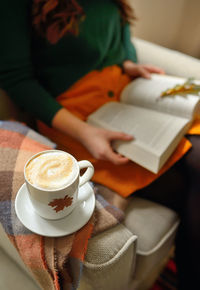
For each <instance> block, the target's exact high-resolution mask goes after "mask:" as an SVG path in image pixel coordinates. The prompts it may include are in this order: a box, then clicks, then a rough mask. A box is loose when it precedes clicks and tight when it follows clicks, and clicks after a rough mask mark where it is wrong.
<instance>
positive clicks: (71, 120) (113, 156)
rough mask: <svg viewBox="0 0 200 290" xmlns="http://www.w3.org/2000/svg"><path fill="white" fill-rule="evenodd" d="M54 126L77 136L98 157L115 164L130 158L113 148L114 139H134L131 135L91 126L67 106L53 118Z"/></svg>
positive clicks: (123, 162) (125, 161)
mask: <svg viewBox="0 0 200 290" xmlns="http://www.w3.org/2000/svg"><path fill="white" fill-rule="evenodd" d="M52 127H53V128H55V129H57V130H59V131H60V132H63V133H64V134H68V135H70V136H71V137H73V138H75V139H76V140H78V141H79V142H81V144H82V145H83V146H85V147H86V149H87V150H88V151H89V152H90V153H91V154H92V156H94V157H95V158H97V159H100V160H108V161H111V162H112V163H114V164H118V165H120V164H125V163H127V162H128V161H129V159H128V158H126V157H124V156H122V155H120V154H118V153H116V152H114V151H113V149H112V146H111V145H112V141H114V140H124V141H130V140H132V139H133V137H132V136H131V135H127V134H124V133H121V132H114V131H110V130H105V129H101V128H97V127H94V126H91V125H89V124H87V123H85V122H83V121H82V120H80V119H78V118H77V117H76V116H74V115H73V114H71V113H70V112H69V111H68V110H66V109H65V108H61V109H60V110H59V111H58V112H57V113H56V115H55V116H54V118H53V120H52Z"/></svg>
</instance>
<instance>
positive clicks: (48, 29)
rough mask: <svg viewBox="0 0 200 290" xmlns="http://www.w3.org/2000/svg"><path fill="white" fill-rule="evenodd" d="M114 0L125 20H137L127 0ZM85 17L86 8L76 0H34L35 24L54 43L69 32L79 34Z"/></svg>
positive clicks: (41, 33) (39, 31) (38, 30)
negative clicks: (80, 24) (80, 25)
mask: <svg viewBox="0 0 200 290" xmlns="http://www.w3.org/2000/svg"><path fill="white" fill-rule="evenodd" d="M94 1H95V0H94ZM113 1H114V2H116V4H117V5H118V7H119V9H120V12H121V16H122V19H123V21H127V22H129V23H130V22H132V21H133V20H135V16H134V13H133V10H132V9H131V7H130V6H129V5H128V3H127V0H113ZM84 17H85V13H84V10H83V9H82V7H81V6H80V5H79V4H78V2H77V1H76V0H33V26H34V28H35V29H36V31H37V32H38V33H39V34H40V35H42V36H43V37H45V38H46V39H47V40H48V41H49V42H50V43H52V44H55V43H56V42H58V40H59V39H61V38H62V37H63V36H64V35H65V34H67V33H71V34H74V35H77V34H78V31H79V30H78V28H79V23H80V21H82V20H83V19H84Z"/></svg>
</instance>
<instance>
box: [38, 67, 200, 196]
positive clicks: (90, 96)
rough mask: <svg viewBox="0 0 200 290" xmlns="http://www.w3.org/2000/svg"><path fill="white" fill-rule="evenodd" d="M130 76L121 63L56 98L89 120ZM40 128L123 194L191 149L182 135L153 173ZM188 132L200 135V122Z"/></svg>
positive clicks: (93, 74)
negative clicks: (108, 158) (106, 157)
mask: <svg viewBox="0 0 200 290" xmlns="http://www.w3.org/2000/svg"><path fill="white" fill-rule="evenodd" d="M130 81H131V79H130V78H129V77H128V76H127V75H125V74H123V73H122V70H121V68H119V67H118V66H111V67H106V68H104V69H103V70H102V71H92V72H90V73H88V74H87V75H86V76H84V77H83V78H82V79H80V80H79V81H77V82H76V83H75V84H74V85H73V86H72V87H71V88H70V89H68V90H67V91H66V92H64V93H62V94H61V95H60V96H58V97H57V101H58V102H59V103H60V104H61V105H62V106H63V107H65V108H66V109H68V110H69V111H71V112H72V113H73V114H75V115H76V116H77V117H78V118H80V119H82V120H84V121H85V120H86V119H87V117H88V115H89V114H91V113H92V112H94V111H95V110H97V109H98V108H99V107H100V106H102V105H103V104H105V103H107V102H112V101H119V97H120V93H121V91H122V89H123V88H124V87H125V86H126V85H127V84H128V83H129V82H130ZM38 129H39V131H40V132H41V133H42V134H43V135H45V136H47V137H49V138H50V139H51V140H53V141H54V142H55V143H57V144H58V148H59V149H62V150H65V151H67V152H69V153H71V154H72V155H73V156H74V157H75V158H76V159H77V160H83V159H87V160H90V161H91V162H92V163H93V165H94V168H95V174H94V177H93V181H95V182H98V183H100V184H103V185H105V186H107V187H109V188H111V189H113V190H114V191H116V192H118V193H119V194H120V195H121V196H123V197H127V196H128V195H130V194H132V193H133V192H134V191H136V190H138V189H141V188H143V187H145V186H147V185H148V184H150V183H151V182H152V181H154V180H155V179H156V178H158V177H159V176H160V175H161V174H163V173H164V172H165V171H166V170H168V169H169V168H170V167H171V166H172V165H173V164H174V163H175V162H176V161H178V160H179V159H180V158H181V157H182V156H183V155H184V154H185V153H186V152H187V151H188V150H189V149H190V148H191V146H192V145H191V143H190V142H189V141H188V140H187V139H186V138H183V139H182V140H181V142H180V144H179V146H178V147H177V148H176V150H175V152H174V153H173V155H172V156H171V157H170V158H169V160H168V161H167V163H166V164H165V165H164V167H163V168H162V169H161V170H160V172H159V173H158V174H154V173H152V172H150V171H148V170H146V169H144V168H143V167H141V166H140V165H137V164H136V163H134V162H131V161H130V162H128V163H127V164H125V165H118V166H117V165H114V164H112V163H111V162H108V161H101V160H97V159H95V158H94V157H93V156H92V155H91V154H90V153H89V152H88V151H87V148H85V147H83V146H82V144H81V143H79V142H77V141H76V140H75V139H73V138H71V137H69V136H67V135H65V134H63V133H60V132H59V131H57V130H55V129H52V128H49V127H48V126H46V125H45V124H44V123H42V122H40V121H38ZM188 133H189V134H200V122H199V121H196V122H195V123H194V124H193V126H192V128H191V129H190V131H189V132H188Z"/></svg>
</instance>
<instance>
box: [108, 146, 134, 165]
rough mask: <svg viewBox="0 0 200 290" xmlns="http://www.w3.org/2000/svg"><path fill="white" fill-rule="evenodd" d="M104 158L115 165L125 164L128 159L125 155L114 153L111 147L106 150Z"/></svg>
mask: <svg viewBox="0 0 200 290" xmlns="http://www.w3.org/2000/svg"><path fill="white" fill-rule="evenodd" d="M105 159H106V160H108V161H111V162H112V163H114V164H116V165H122V164H126V163H127V162H128V161H129V159H128V158H127V157H124V156H122V155H120V154H118V153H115V152H114V151H113V150H112V148H111V147H110V148H109V149H108V150H107V151H106V156H105Z"/></svg>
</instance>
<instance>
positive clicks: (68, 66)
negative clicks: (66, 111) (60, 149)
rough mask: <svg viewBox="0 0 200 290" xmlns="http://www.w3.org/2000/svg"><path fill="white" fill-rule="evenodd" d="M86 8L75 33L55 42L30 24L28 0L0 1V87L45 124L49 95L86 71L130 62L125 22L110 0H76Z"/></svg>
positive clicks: (52, 106) (50, 109)
mask: <svg viewBox="0 0 200 290" xmlns="http://www.w3.org/2000/svg"><path fill="white" fill-rule="evenodd" d="M78 2H79V3H80V4H81V5H82V7H83V9H84V12H85V14H86V17H85V20H84V21H82V22H81V24H80V27H79V34H78V36H73V35H69V34H68V35H66V36H64V37H63V38H62V39H61V40H59V41H58V42H57V43H56V44H53V45H52V44H50V43H49V42H48V41H47V40H46V39H45V38H42V37H40V36H39V35H37V33H36V32H35V31H34V29H33V27H32V25H31V5H32V1H31V0H20V1H17V0H5V1H0V35H1V44H0V87H1V88H3V89H4V90H6V91H7V93H8V94H9V95H10V96H11V98H12V99H13V100H14V101H15V102H16V103H17V104H18V105H20V106H21V107H23V108H24V109H25V110H26V111H29V112H31V113H32V114H33V115H34V116H35V117H36V118H38V119H40V120H42V121H44V122H45V123H47V124H49V125H50V124H51V120H52V118H53V117H54V115H55V113H56V112H57V111H58V110H59V109H60V108H61V105H60V104H59V103H58V102H57V101H56V100H55V98H56V97H57V96H58V95H59V94H60V93H62V92H64V91H65V90H67V89H68V88H69V87H70V86H71V85H72V84H73V83H74V82H76V81H77V80H78V79H80V78H81V77H82V76H84V75H85V74H87V73H88V72H90V71H92V70H95V69H102V68H103V67H106V66H110V65H114V64H116V65H122V63H123V61H124V60H126V59H130V60H132V61H134V62H136V61H137V59H136V51H135V48H134V47H133V45H132V43H131V41H130V31H129V25H128V24H125V25H122V23H121V17H120V12H119V10H118V8H117V6H116V5H115V3H114V2H113V1H112V0H95V1H94V0H79V1H78Z"/></svg>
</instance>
